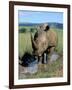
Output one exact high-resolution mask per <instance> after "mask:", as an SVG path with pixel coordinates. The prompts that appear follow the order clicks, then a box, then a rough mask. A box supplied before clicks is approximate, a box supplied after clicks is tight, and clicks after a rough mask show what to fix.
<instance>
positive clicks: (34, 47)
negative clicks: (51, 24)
mask: <svg viewBox="0 0 72 90" xmlns="http://www.w3.org/2000/svg"><path fill="white" fill-rule="evenodd" d="M31 42H32V48H33V49H34V50H35V49H37V44H36V42H35V41H34V39H33V36H32V34H31Z"/></svg>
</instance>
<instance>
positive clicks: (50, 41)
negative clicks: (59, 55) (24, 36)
mask: <svg viewBox="0 0 72 90" xmlns="http://www.w3.org/2000/svg"><path fill="white" fill-rule="evenodd" d="M31 41H32V48H33V54H34V55H35V56H38V57H41V56H42V55H43V53H44V52H47V53H52V52H53V51H54V49H55V47H56V45H57V34H56V32H54V31H52V30H50V28H49V26H48V24H43V25H40V26H38V31H37V32H36V33H35V35H34V38H33V37H32V35H31ZM41 58H42V57H41ZM41 58H39V59H40V60H41Z"/></svg>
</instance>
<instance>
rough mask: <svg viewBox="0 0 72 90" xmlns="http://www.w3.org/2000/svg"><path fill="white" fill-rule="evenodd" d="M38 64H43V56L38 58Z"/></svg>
mask: <svg viewBox="0 0 72 90" xmlns="http://www.w3.org/2000/svg"><path fill="white" fill-rule="evenodd" d="M38 63H39V64H41V63H42V56H38Z"/></svg>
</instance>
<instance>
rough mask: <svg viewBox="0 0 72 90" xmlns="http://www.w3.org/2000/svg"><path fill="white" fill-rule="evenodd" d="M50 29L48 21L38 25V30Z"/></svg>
mask: <svg viewBox="0 0 72 90" xmlns="http://www.w3.org/2000/svg"><path fill="white" fill-rule="evenodd" d="M49 29H50V27H49V25H48V24H47V23H44V24H41V25H39V26H38V27H37V30H38V31H39V30H41V31H48V30H49Z"/></svg>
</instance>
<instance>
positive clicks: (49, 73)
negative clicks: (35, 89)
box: [19, 27, 63, 79]
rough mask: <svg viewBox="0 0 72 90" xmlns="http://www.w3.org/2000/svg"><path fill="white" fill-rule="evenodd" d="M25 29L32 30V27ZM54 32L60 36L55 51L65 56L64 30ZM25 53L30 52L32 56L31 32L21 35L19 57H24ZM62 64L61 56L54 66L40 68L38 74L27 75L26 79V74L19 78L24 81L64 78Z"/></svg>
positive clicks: (48, 65) (47, 65)
mask: <svg viewBox="0 0 72 90" xmlns="http://www.w3.org/2000/svg"><path fill="white" fill-rule="evenodd" d="M20 28H21V27H20ZM22 28H23V27H22ZM25 28H27V29H30V28H31V27H29V28H28V27H25ZM54 30H55V31H56V32H57V35H58V44H57V47H56V49H55V50H56V52H57V53H58V54H60V55H62V54H63V30H60V29H54ZM25 52H29V53H31V54H32V45H31V37H30V32H26V33H19V56H21V57H22V55H23V54H24V53H25ZM62 62H63V57H62V56H61V57H60V58H59V59H58V60H57V61H55V62H54V63H52V64H46V65H42V66H39V69H38V72H37V73H35V74H33V75H29V74H26V75H25V77H24V74H20V76H19V78H20V79H23V78H46V77H61V76H63V63H62Z"/></svg>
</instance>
